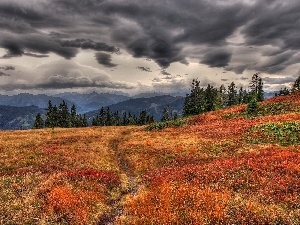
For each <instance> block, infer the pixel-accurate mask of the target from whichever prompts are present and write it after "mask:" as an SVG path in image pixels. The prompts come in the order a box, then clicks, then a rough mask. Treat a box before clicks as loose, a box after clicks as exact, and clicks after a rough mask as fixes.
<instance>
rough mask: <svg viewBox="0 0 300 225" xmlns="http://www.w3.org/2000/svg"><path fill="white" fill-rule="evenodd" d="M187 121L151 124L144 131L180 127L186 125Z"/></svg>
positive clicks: (179, 120) (178, 120)
mask: <svg viewBox="0 0 300 225" xmlns="http://www.w3.org/2000/svg"><path fill="white" fill-rule="evenodd" d="M186 121H187V119H186V118H185V119H177V120H169V121H166V122H158V123H153V124H151V125H149V126H147V127H146V130H148V131H150V130H162V129H164V128H167V127H181V126H183V125H185V124H186Z"/></svg>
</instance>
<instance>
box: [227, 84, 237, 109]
mask: <svg viewBox="0 0 300 225" xmlns="http://www.w3.org/2000/svg"><path fill="white" fill-rule="evenodd" d="M237 103H238V98H237V90H236V86H235V84H234V82H231V84H230V85H229V86H228V96H227V106H229V107H230V106H233V105H236V104H237Z"/></svg>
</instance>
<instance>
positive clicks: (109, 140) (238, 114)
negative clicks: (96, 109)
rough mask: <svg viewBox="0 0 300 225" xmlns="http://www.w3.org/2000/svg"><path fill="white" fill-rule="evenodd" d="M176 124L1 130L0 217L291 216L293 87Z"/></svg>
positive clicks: (295, 155) (297, 196) (172, 219)
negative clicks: (249, 111)
mask: <svg viewBox="0 0 300 225" xmlns="http://www.w3.org/2000/svg"><path fill="white" fill-rule="evenodd" d="M245 109H246V105H240V106H236V107H232V108H227V109H224V110H220V111H214V112H209V113H205V114H203V115H199V116H195V117H191V118H189V119H188V120H187V122H186V124H185V125H183V126H181V127H172V126H171V124H170V127H169V128H166V129H162V130H153V131H147V130H146V129H145V127H90V128H80V129H44V130H28V131H14V132H12V131H9V132H8V131H6V132H4V131H3V132H1V135H0V177H1V179H0V210H1V214H0V224H20V223H22V224H25V223H27V224H162V225H163V224H300V204H299V202H300V168H299V165H300V146H299V144H300V136H299V133H300V93H298V94H295V95H291V96H284V97H277V98H273V99H269V100H267V101H265V102H262V103H260V105H259V109H258V114H257V115H256V116H252V117H249V116H247V115H246V114H245Z"/></svg>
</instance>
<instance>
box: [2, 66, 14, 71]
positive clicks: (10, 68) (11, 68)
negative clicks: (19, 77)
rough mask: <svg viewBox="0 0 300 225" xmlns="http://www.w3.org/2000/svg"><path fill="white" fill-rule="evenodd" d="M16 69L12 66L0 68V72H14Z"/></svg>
mask: <svg viewBox="0 0 300 225" xmlns="http://www.w3.org/2000/svg"><path fill="white" fill-rule="evenodd" d="M15 69H16V68H15V67H14V66H2V67H0V70H4V71H7V70H15Z"/></svg>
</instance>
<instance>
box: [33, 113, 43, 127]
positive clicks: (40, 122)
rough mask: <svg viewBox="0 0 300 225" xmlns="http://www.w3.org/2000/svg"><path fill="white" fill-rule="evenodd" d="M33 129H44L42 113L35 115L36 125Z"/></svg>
mask: <svg viewBox="0 0 300 225" xmlns="http://www.w3.org/2000/svg"><path fill="white" fill-rule="evenodd" d="M32 128H33V129H42V128H44V120H43V118H42V115H41V114H40V113H38V114H37V115H36V117H35V121H34V125H33V127H32Z"/></svg>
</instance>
